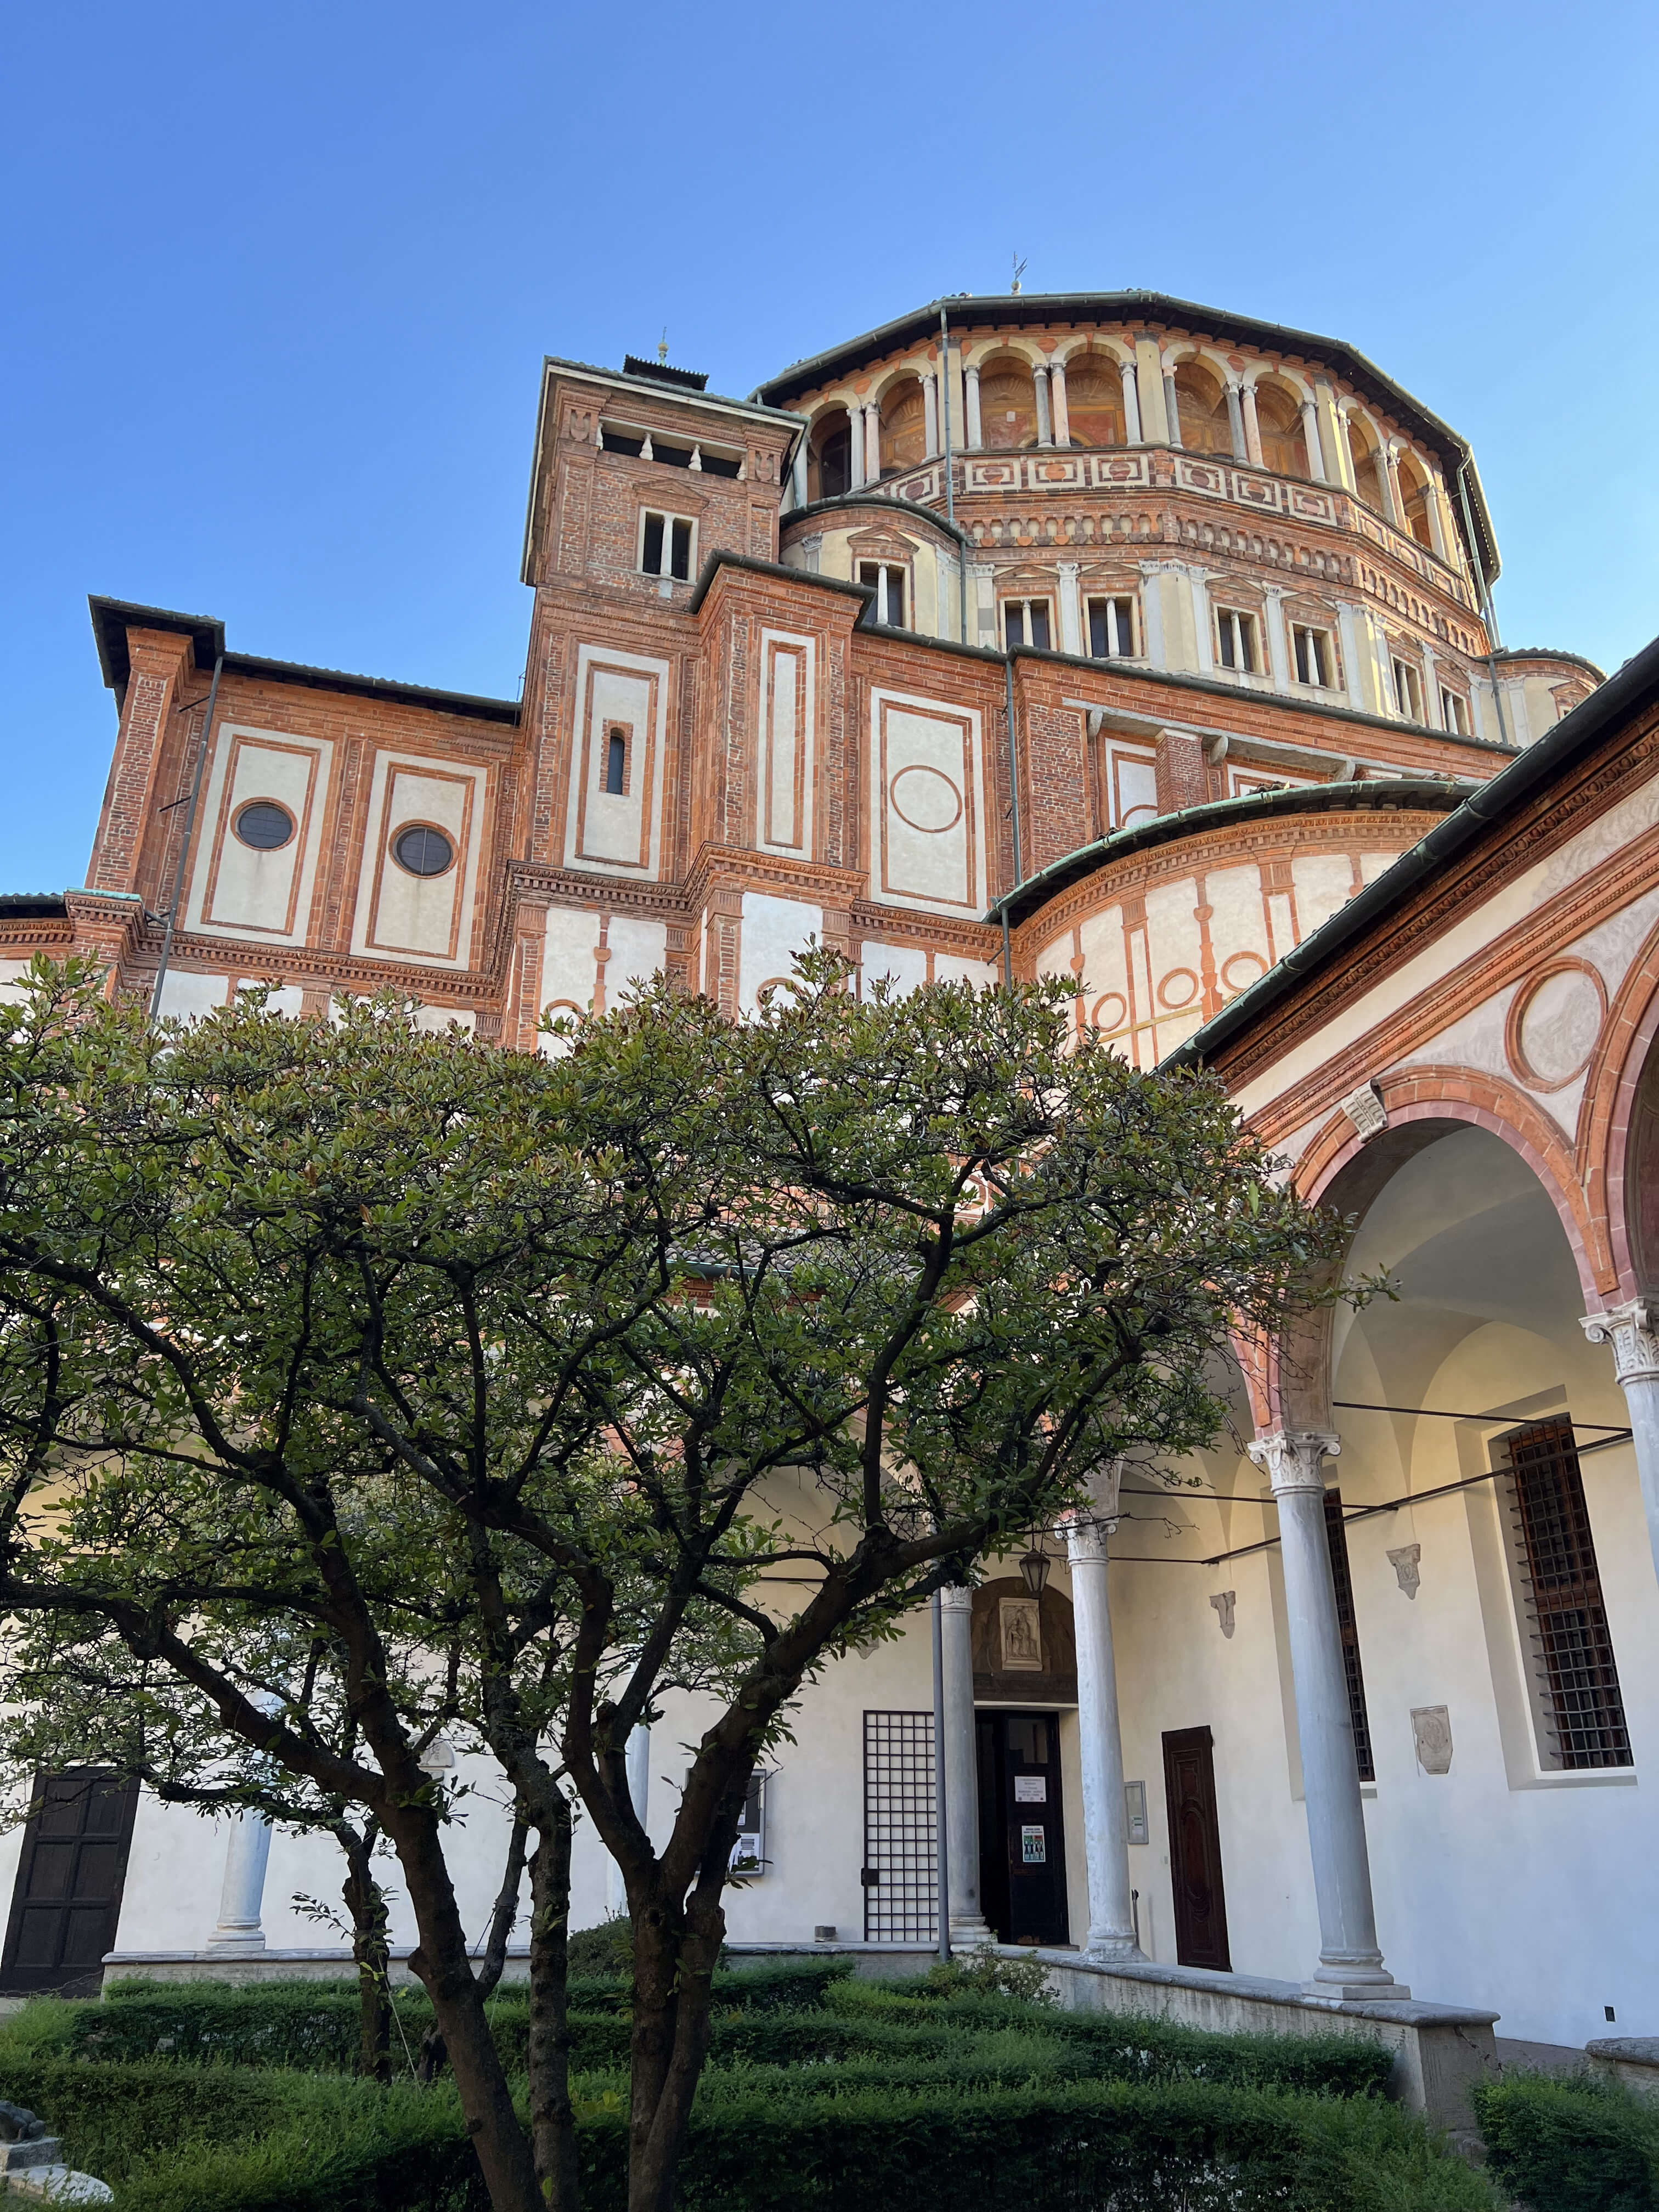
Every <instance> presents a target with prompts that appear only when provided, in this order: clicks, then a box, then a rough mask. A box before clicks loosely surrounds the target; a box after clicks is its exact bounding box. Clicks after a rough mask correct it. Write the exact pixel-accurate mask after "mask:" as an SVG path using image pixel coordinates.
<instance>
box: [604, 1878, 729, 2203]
mask: <svg viewBox="0 0 1659 2212" xmlns="http://www.w3.org/2000/svg"><path fill="white" fill-rule="evenodd" d="M723 1875H724V1861H723V1860H722V1862H721V1866H720V1872H719V1873H717V1874H716V1875H714V1878H713V1879H712V1880H711V1879H710V1878H709V1877H708V1875H707V1873H705V1875H704V1877H703V1878H702V1880H700V1881H698V1883H697V1886H696V1888H695V1889H694V1890H693V1891H692V1893H691V1894H690V1897H689V1898H688V1899H686V1901H685V1903H684V1905H679V1904H678V1902H677V1901H676V1900H675V1899H672V1898H671V1897H668V1896H665V1894H663V1893H661V1892H660V1890H659V1892H658V1893H656V1894H655V1895H652V1896H648V1897H647V1898H646V1899H644V1900H643V1901H642V1903H641V1905H636V1906H635V1909H634V2033H633V2038H632V2051H631V2056H632V2066H633V2076H632V2081H631V2084H630V2094H629V2116H628V2212H672V2206H673V2203H674V2189H675V2184H676V2180H677V2179H678V2169H679V2162H680V2158H681V2154H683V2152H684V2148H685V2139H686V2135H687V2132H688V2130H689V2129H690V2123H691V2100H692V2099H693V2098H694V2097H695V2096H696V2090H697V2081H698V2078H699V2076H700V2075H702V2067H703V2061H704V2059H705V2058H706V2057H707V2056H708V2010H709V2001H710V1996H711V1995H712V1984H713V1979H714V1966H715V1963H716V1961H717V1960H719V1958H720V1943H721V1940H722V1939H723V1937H724V1936H725V1934H726V1915H725V1913H724V1912H723V1911H721V1909H720V1889H721V1887H722V1880H723Z"/></svg>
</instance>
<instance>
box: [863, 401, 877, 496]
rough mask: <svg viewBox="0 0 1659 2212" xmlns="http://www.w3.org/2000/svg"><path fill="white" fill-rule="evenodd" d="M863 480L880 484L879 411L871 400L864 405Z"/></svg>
mask: <svg viewBox="0 0 1659 2212" xmlns="http://www.w3.org/2000/svg"><path fill="white" fill-rule="evenodd" d="M864 480H865V482H866V483H880V482H881V410H880V408H879V407H878V406H877V404H876V403H875V401H874V400H873V399H866V401H865V403H864Z"/></svg>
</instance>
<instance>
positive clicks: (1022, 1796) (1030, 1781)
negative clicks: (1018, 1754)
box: [1014, 1774, 1048, 1805]
mask: <svg viewBox="0 0 1659 2212" xmlns="http://www.w3.org/2000/svg"><path fill="white" fill-rule="evenodd" d="M1014 1802H1015V1804H1016V1805H1046V1804H1047V1803H1048V1776H1047V1775H1046V1774H1017V1775H1015V1777H1014Z"/></svg>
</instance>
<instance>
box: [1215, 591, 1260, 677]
mask: <svg viewBox="0 0 1659 2212" xmlns="http://www.w3.org/2000/svg"><path fill="white" fill-rule="evenodd" d="M1215 626H1216V651H1217V654H1218V658H1219V659H1220V662H1221V665H1222V666H1223V667H1224V668H1237V669H1239V670H1241V671H1243V673H1244V674H1245V675H1247V676H1253V675H1254V674H1255V670H1256V666H1257V655H1256V649H1255V616H1254V615H1247V614H1243V613H1241V612H1240V611H1239V610H1238V608H1237V607H1218V608H1217V609H1216V615H1215Z"/></svg>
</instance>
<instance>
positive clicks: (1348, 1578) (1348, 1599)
mask: <svg viewBox="0 0 1659 2212" xmlns="http://www.w3.org/2000/svg"><path fill="white" fill-rule="evenodd" d="M1325 1541H1326V1543H1327V1544H1328V1546H1329V1547H1330V1554H1331V1583H1332V1585H1333V1587H1334V1589H1335V1591H1336V1625H1337V1627H1338V1628H1339V1630H1340V1632H1341V1637H1342V1671H1343V1673H1344V1674H1346V1677H1347V1682H1348V1718H1349V1721H1350V1722H1351V1723H1352V1727H1353V1755H1354V1764H1355V1765H1357V1766H1358V1769H1359V1778H1360V1780H1361V1781H1362V1782H1375V1781H1376V1762H1375V1760H1374V1759H1372V1757H1371V1723H1370V1716H1369V1715H1368V1714H1367V1712H1366V1711H1365V1677H1364V1674H1362V1673H1361V1671H1360V1666H1359V1630H1358V1625H1357V1624H1356V1622H1355V1620H1354V1613H1353V1577H1352V1573H1351V1572H1350V1571H1349V1567H1348V1532H1347V1528H1346V1526H1345V1524H1344V1522H1343V1518H1342V1495H1341V1492H1340V1491H1335V1490H1328V1491H1327V1492H1325Z"/></svg>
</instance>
